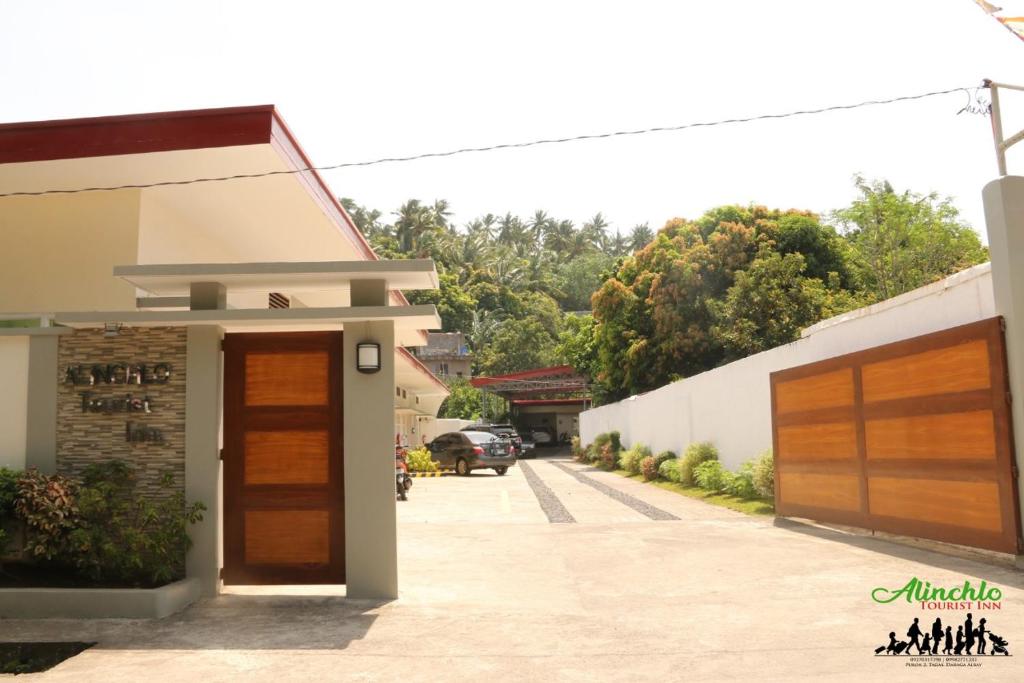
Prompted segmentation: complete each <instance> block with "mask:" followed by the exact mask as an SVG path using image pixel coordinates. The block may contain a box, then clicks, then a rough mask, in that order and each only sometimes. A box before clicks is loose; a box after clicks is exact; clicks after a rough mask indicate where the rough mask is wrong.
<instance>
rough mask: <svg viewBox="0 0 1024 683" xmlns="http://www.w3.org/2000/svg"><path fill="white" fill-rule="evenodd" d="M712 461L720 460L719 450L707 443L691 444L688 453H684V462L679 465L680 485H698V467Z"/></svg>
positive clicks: (687, 449)
mask: <svg viewBox="0 0 1024 683" xmlns="http://www.w3.org/2000/svg"><path fill="white" fill-rule="evenodd" d="M710 460H718V449H716V448H715V447H714V446H713V445H712V444H711V443H709V442H707V441H705V442H702V443H692V444H690V445H689V446H688V447H687V448H686V452H685V453H683V457H682V462H680V464H679V483H680V484H683V485H684V486H693V485H694V484H696V483H698V482H697V479H696V476H695V474H696V469H697V467H698V466H699V465H700V464H701V463H704V462H708V461H710Z"/></svg>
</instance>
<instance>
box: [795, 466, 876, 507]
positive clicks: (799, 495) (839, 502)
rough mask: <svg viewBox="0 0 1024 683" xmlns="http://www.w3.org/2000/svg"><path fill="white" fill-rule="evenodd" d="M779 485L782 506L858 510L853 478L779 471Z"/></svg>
mask: <svg viewBox="0 0 1024 683" xmlns="http://www.w3.org/2000/svg"><path fill="white" fill-rule="evenodd" d="M779 484H780V487H781V493H782V502H783V503H784V504H785V503H792V504H794V505H803V506H806V507H816V508H825V509H839V510H849V511H852V512H857V511H859V510H860V483H859V481H858V478H857V476H855V475H838V474H810V473H803V472H780V473H779Z"/></svg>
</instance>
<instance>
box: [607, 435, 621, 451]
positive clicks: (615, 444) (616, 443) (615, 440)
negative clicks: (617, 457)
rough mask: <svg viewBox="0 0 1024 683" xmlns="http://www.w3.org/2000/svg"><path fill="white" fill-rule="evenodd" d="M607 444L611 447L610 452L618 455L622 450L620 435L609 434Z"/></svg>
mask: <svg viewBox="0 0 1024 683" xmlns="http://www.w3.org/2000/svg"><path fill="white" fill-rule="evenodd" d="M608 439H609V442H610V443H611V445H612V450H613V451H615V452H616V453H618V452H619V451H621V450H622V435H621V434H619V433H618V432H610V433H609V434H608Z"/></svg>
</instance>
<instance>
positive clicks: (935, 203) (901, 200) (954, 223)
mask: <svg viewBox="0 0 1024 683" xmlns="http://www.w3.org/2000/svg"><path fill="white" fill-rule="evenodd" d="M855 185H856V187H857V190H858V191H859V192H860V197H859V198H858V199H856V200H855V201H854V202H853V203H852V204H850V206H848V207H846V208H845V209H841V210H839V211H836V212H835V213H834V214H833V215H834V218H835V219H836V221H837V222H838V223H839V225H840V227H841V229H842V230H843V232H844V234H845V235H846V238H847V240H848V241H849V243H850V246H851V247H852V252H853V266H854V268H855V270H856V271H857V274H858V276H859V279H860V282H861V285H862V286H863V288H864V289H865V290H867V291H868V292H870V293H871V294H872V295H873V296H874V297H875V298H876V299H878V300H882V299H888V298H890V297H894V296H897V295H899V294H902V293H904V292H908V291H910V290H911V289H916V288H917V287H921V286H924V285H926V284H929V283H931V282H934V281H936V280H939V279H941V278H943V277H945V276H947V275H951V274H952V273H955V272H957V271H958V270H963V269H964V268H967V267H969V266H972V265H975V264H978V263H982V262H983V261H985V260H987V259H988V250H987V249H986V248H985V247H984V246H982V244H981V239H980V238H979V237H978V234H977V233H976V232H974V230H972V229H971V228H970V226H968V225H967V224H966V223H964V222H963V221H961V220H960V217H959V212H958V211H957V209H956V207H954V206H953V204H952V201H951V200H950V199H949V198H943V199H940V198H939V196H938V195H937V194H935V193H931V194H927V195H921V194H917V193H913V192H910V191H909V190H907V191H904V192H900V193H898V192H896V191H895V190H894V189H893V187H892V185H890V184H889V183H888V182H886V181H879V180H875V181H870V182H869V181H867V180H865V179H864V178H863V177H861V176H857V177H856V178H855Z"/></svg>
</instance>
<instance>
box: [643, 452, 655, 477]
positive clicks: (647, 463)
mask: <svg viewBox="0 0 1024 683" xmlns="http://www.w3.org/2000/svg"><path fill="white" fill-rule="evenodd" d="M640 474H642V475H644V481H654V480H655V479H657V478H658V465H657V460H655V458H654V456H653V455H648V456H647V457H645V458H644V459H642V460H641V461H640Z"/></svg>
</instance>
